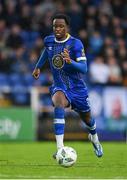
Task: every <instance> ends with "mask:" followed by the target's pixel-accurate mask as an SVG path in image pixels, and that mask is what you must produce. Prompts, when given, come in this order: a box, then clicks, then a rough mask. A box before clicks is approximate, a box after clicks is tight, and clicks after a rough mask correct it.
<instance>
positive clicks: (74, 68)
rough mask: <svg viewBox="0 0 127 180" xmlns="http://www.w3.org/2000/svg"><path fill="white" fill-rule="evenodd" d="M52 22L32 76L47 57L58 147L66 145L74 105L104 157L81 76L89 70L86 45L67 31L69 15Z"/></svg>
mask: <svg viewBox="0 0 127 180" xmlns="http://www.w3.org/2000/svg"><path fill="white" fill-rule="evenodd" d="M52 23H53V33H54V34H53V35H50V36H47V37H45V39H44V45H45V48H44V51H43V53H42V54H41V56H40V58H39V60H38V62H37V64H36V67H35V69H34V71H33V76H34V77H35V79H38V78H39V75H40V69H41V68H42V66H43V65H44V63H45V62H46V60H48V61H49V64H50V69H51V72H52V75H53V80H54V82H53V85H52V86H51V87H50V93H51V96H52V102H53V105H54V133H55V137H56V145H57V149H59V148H61V147H63V146H64V127H65V118H64V116H65V108H66V107H68V106H71V108H72V109H73V110H75V111H76V112H77V113H78V114H79V115H80V117H81V119H82V120H83V121H84V122H85V124H86V126H87V128H88V131H89V136H88V137H89V139H90V141H91V142H92V144H93V147H94V152H95V154H96V155H97V157H101V156H102V155H103V149H102V146H101V144H100V142H99V139H98V135H97V131H96V123H95V120H94V119H93V118H92V117H91V112H90V105H89V99H88V92H87V87H86V84H85V82H84V80H83V79H82V76H81V75H82V74H85V73H86V72H87V62H86V60H87V59H86V56H85V53H84V47H83V44H82V42H81V41H80V40H79V39H76V38H74V37H73V36H71V35H70V34H69V33H68V32H69V17H68V16H66V15H64V14H57V15H56V16H54V17H53V21H52ZM54 158H55V154H54Z"/></svg>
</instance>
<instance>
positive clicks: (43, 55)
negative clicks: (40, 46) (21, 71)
mask: <svg viewBox="0 0 127 180" xmlns="http://www.w3.org/2000/svg"><path fill="white" fill-rule="evenodd" d="M47 59H48V53H47V50H46V48H44V50H43V52H42V53H41V56H40V58H39V60H38V62H37V64H36V66H35V69H34V70H33V73H32V75H33V77H34V78H35V79H38V78H39V76H40V73H41V70H40V69H41V68H42V66H43V65H44V64H45V62H46V60H47Z"/></svg>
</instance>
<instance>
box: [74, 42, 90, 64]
mask: <svg viewBox="0 0 127 180" xmlns="http://www.w3.org/2000/svg"><path fill="white" fill-rule="evenodd" d="M74 53H75V60H76V61H77V62H78V61H86V60H87V58H86V55H85V51H84V46H83V44H82V42H81V41H80V40H78V39H76V41H75V45H74Z"/></svg>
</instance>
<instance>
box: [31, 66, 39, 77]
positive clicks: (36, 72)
mask: <svg viewBox="0 0 127 180" xmlns="http://www.w3.org/2000/svg"><path fill="white" fill-rule="evenodd" d="M40 73H41V71H40V69H39V68H37V69H34V71H33V73H32V76H33V77H34V78H35V79H38V78H39V76H40Z"/></svg>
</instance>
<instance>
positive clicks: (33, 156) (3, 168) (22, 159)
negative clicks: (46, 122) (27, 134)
mask: <svg viewBox="0 0 127 180" xmlns="http://www.w3.org/2000/svg"><path fill="white" fill-rule="evenodd" d="M102 144H103V148H104V156H103V158H97V157H96V156H95V155H94V153H93V149H92V145H91V144H90V143H86V142H85V143H84V142H65V145H68V146H72V147H73V148H75V149H76V151H77V154H78V160H77V163H76V164H75V165H74V166H73V167H70V168H63V167H61V166H59V165H58V164H57V163H56V161H55V160H54V159H52V154H53V153H54V152H55V149H56V148H55V143H54V142H42V143H38V142H35V143H34V142H33V143H1V144H0V178H2V179H3V178H11V179H14V178H15V179H18V178H22V179H23V178H24V179H27V178H29V179H32V178H35V179H38V178H40V179H46V178H49V179H60V178H61V179H62V178H63V179H70V178H75V179H85V178H87V179H88V178H89V179H96V178H98V179H104V178H110V179H111V178H115V179H116V178H117V179H126V178H127V144H125V143H120V142H118V143H102Z"/></svg>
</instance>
